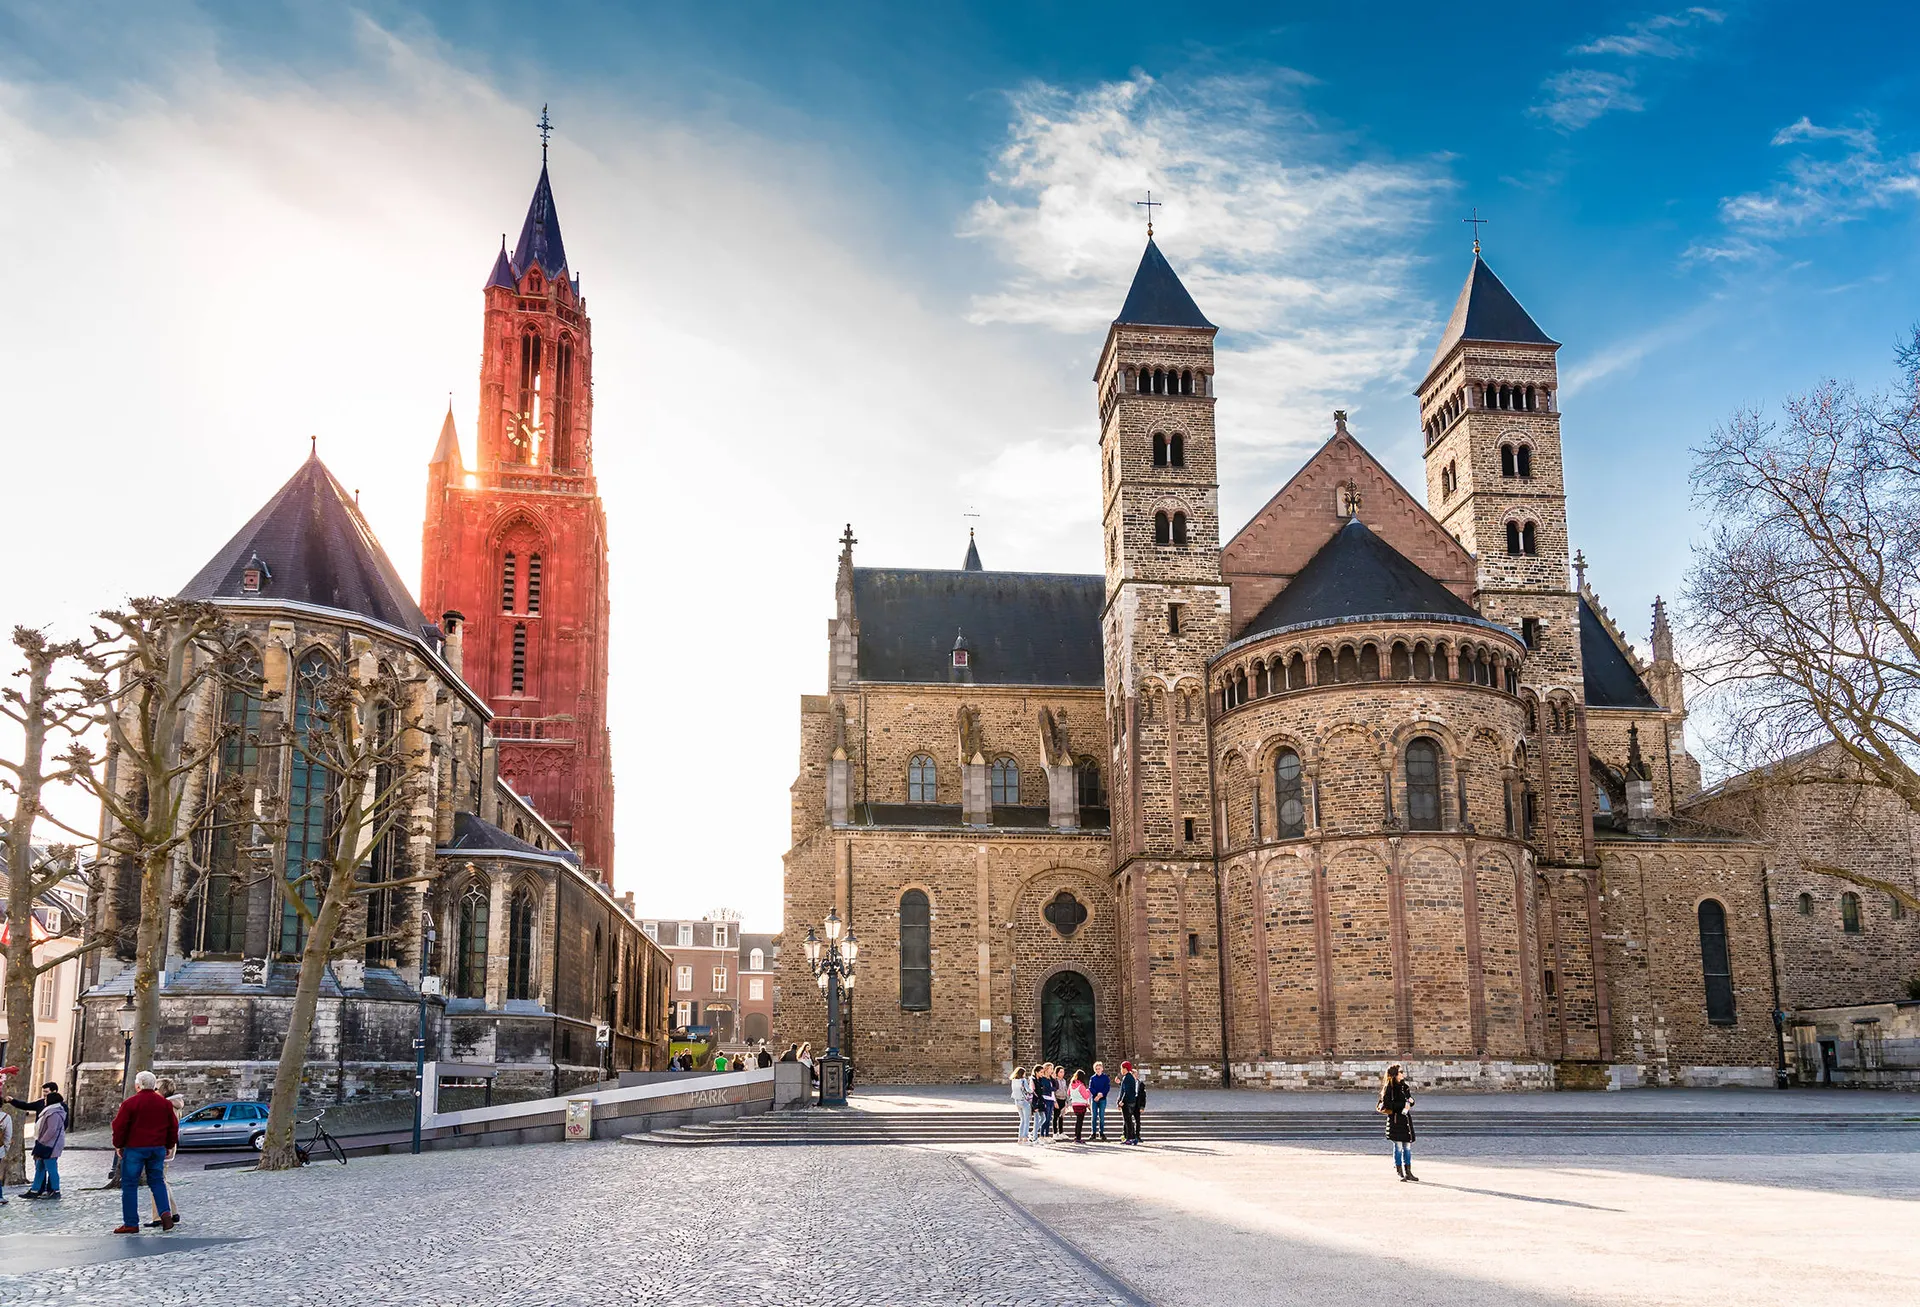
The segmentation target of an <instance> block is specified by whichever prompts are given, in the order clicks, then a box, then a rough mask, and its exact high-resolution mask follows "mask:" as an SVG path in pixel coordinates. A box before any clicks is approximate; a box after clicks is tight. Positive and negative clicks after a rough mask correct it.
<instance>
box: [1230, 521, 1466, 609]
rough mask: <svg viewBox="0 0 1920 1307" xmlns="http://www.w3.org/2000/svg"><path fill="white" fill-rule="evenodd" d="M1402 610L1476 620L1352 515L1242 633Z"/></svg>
mask: <svg viewBox="0 0 1920 1307" xmlns="http://www.w3.org/2000/svg"><path fill="white" fill-rule="evenodd" d="M1401 613H1405V614H1410V615H1422V616H1425V615H1436V616H1443V617H1470V618H1473V619H1475V620H1480V614H1479V613H1478V612H1477V611H1475V609H1474V607H1473V605H1472V604H1469V603H1468V602H1467V601H1466V600H1464V599H1462V598H1461V597H1460V596H1459V595H1457V594H1455V593H1454V592H1453V591H1451V590H1449V589H1447V587H1446V586H1444V585H1441V584H1440V583H1439V582H1438V581H1436V580H1434V579H1433V578H1432V577H1431V576H1428V575H1427V574H1426V573H1425V572H1423V571H1421V570H1420V568H1419V566H1418V565H1417V564H1416V563H1414V562H1413V561H1412V560H1411V559H1409V558H1408V557H1407V556H1406V555H1405V554H1403V553H1401V552H1400V551H1399V550H1398V549H1395V548H1394V547H1393V546H1392V545H1390V544H1388V543H1387V542H1386V541H1384V540H1382V539H1381V538H1380V537H1379V536H1377V535H1375V534H1374V533H1373V532H1372V530H1371V529H1369V528H1368V527H1367V525H1366V524H1365V523H1364V522H1362V521H1361V520H1360V519H1359V518H1357V517H1356V518H1354V519H1352V520H1351V521H1349V522H1348V523H1347V524H1346V525H1345V526H1343V527H1341V528H1340V529H1339V530H1338V531H1336V532H1335V533H1334V536H1333V539H1331V540H1329V541H1327V543H1326V544H1324V545H1322V546H1320V552H1319V553H1317V554H1315V555H1314V556H1313V557H1312V558H1310V559H1308V560H1307V565H1306V566H1305V567H1303V568H1301V569H1300V571H1299V573H1298V574H1297V575H1295V576H1294V578H1293V580H1291V581H1289V582H1288V583H1287V588H1286V589H1284V590H1282V591H1281V592H1280V593H1279V594H1277V595H1275V596H1274V597H1273V602H1271V603H1269V604H1268V605H1267V606H1266V607H1265V608H1263V609H1261V610H1260V615H1259V616H1258V617H1255V618H1254V619H1253V621H1251V622H1249V623H1248V624H1247V628H1246V630H1245V631H1243V632H1241V636H1242V638H1244V637H1246V636H1249V635H1258V634H1260V633H1261V632H1264V631H1277V630H1280V629H1281V628H1282V627H1288V626H1299V625H1301V624H1303V623H1307V622H1338V621H1352V620H1358V619H1360V618H1364V617H1386V616H1390V615H1394V614H1401Z"/></svg>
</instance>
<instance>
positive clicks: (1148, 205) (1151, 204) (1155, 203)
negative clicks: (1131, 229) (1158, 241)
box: [1133, 191, 1167, 240]
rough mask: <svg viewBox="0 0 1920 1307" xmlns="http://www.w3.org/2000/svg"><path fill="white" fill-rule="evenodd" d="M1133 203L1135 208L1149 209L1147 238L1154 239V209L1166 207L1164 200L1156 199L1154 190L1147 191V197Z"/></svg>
mask: <svg viewBox="0 0 1920 1307" xmlns="http://www.w3.org/2000/svg"><path fill="white" fill-rule="evenodd" d="M1133 203H1134V207H1135V208H1139V209H1145V210H1146V211H1147V239H1148V240H1152V239H1153V211H1154V210H1155V209H1164V208H1166V207H1167V206H1166V205H1165V204H1164V203H1163V202H1162V201H1160V200H1156V199H1154V198H1153V192H1152V191H1148V192H1147V198H1146V199H1144V200H1135V201H1134V202H1133Z"/></svg>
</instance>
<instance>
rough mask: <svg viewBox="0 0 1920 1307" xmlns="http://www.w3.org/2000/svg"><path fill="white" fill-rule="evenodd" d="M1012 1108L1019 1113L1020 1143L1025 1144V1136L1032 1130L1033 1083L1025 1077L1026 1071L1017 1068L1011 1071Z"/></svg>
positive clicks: (1022, 1068) (1019, 1067) (1023, 1068)
mask: <svg viewBox="0 0 1920 1307" xmlns="http://www.w3.org/2000/svg"><path fill="white" fill-rule="evenodd" d="M1012 1090H1013V1107H1014V1110H1015V1111H1016V1112H1018V1113H1020V1142H1021V1143H1023V1144H1024V1143H1026V1142H1027V1134H1028V1132H1029V1131H1031V1130H1032V1129H1033V1081H1032V1080H1031V1079H1030V1078H1029V1077H1028V1076H1027V1069H1026V1068H1025V1067H1023V1066H1017V1067H1015V1068H1014V1069H1013V1081H1012Z"/></svg>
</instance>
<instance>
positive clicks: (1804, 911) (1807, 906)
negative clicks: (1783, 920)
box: [1800, 894, 1813, 917]
mask: <svg viewBox="0 0 1920 1307" xmlns="http://www.w3.org/2000/svg"><path fill="white" fill-rule="evenodd" d="M1800 915H1801V916H1803V917H1811V916H1812V915H1813V895H1811V894H1802V895H1801V896H1800Z"/></svg>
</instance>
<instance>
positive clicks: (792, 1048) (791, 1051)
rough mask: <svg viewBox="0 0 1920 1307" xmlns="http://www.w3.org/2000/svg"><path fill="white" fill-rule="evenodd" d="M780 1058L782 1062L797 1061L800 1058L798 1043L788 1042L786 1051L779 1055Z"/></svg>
mask: <svg viewBox="0 0 1920 1307" xmlns="http://www.w3.org/2000/svg"><path fill="white" fill-rule="evenodd" d="M780 1060H781V1061H782V1062H798V1061H799V1060H800V1045H798V1044H788V1045H787V1051H786V1052H784V1053H782V1054H781V1055H780Z"/></svg>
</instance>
